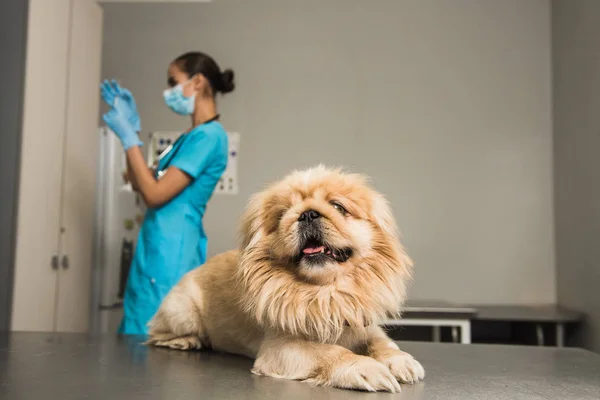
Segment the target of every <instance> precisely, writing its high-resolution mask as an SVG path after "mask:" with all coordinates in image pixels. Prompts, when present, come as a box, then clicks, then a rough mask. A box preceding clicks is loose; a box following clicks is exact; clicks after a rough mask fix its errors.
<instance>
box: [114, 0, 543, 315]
mask: <svg viewBox="0 0 600 400" xmlns="http://www.w3.org/2000/svg"><path fill="white" fill-rule="evenodd" d="M549 33H550V10H549V3H548V1H547V0H528V1H522V0H503V1H495V0H455V1H446V0H437V1H434V0H404V1H399V0H377V1H368V2H367V1H364V0H327V1H318V0H303V1H278V0H270V1H269V0H252V1H248V0H237V1H236V0H216V1H214V2H213V3H210V4H187V5H183V4H169V5H160V4H152V5H150V4H144V5H140V4H107V5H105V33H104V61H103V63H104V65H103V73H104V75H105V76H106V77H116V78H118V79H120V80H121V81H122V83H123V84H124V85H126V86H128V87H130V88H131V89H132V91H133V93H134V94H135V95H136V97H137V99H138V103H139V108H140V113H141V116H142V121H143V127H142V128H143V130H144V131H150V130H164V129H179V130H183V129H186V128H187V127H188V126H187V125H188V123H189V121H187V120H186V119H182V118H179V117H177V116H176V115H174V114H173V113H171V112H170V111H169V110H168V109H167V108H166V107H165V106H164V104H163V100H162V90H163V89H164V87H165V84H166V68H167V64H168V63H169V62H170V61H171V60H172V59H173V58H174V57H175V56H177V55H179V54H180V53H182V52H184V51H188V50H191V49H199V50H202V51H205V52H207V53H209V54H211V55H213V56H214V57H215V58H216V59H217V60H218V61H219V62H220V63H221V64H222V66H223V67H233V68H234V69H235V71H236V73H237V78H238V83H239V86H238V90H237V91H236V92H234V93H233V94H232V95H230V96H229V97H227V98H224V99H223V100H222V101H221V104H220V106H221V107H220V108H221V110H220V111H221V112H222V114H223V116H224V119H223V122H224V125H225V126H226V128H228V129H229V130H233V131H239V132H240V133H241V140H242V141H241V153H240V187H241V193H240V195H238V196H236V197H227V196H216V197H214V198H213V200H212V201H211V203H210V204H209V207H208V211H207V215H206V218H205V224H206V227H207V231H208V235H209V249H210V253H211V254H214V253H215V252H219V251H222V250H225V249H229V248H231V247H232V246H234V239H235V235H234V233H235V229H236V222H237V218H238V216H239V214H240V213H241V211H242V208H243V206H244V204H245V201H246V200H247V198H248V197H249V196H250V194H251V193H253V192H255V191H257V190H259V189H261V188H262V187H263V186H264V185H265V184H266V183H267V182H269V181H272V180H274V179H277V178H279V177H281V176H282V175H284V174H286V173H288V172H289V171H290V170H292V169H294V168H302V167H306V166H310V165H313V164H315V163H318V162H324V163H326V164H330V165H331V164H335V165H340V164H341V165H344V166H346V167H349V168H351V169H352V170H355V171H359V172H364V173H367V174H369V175H370V176H371V177H372V178H373V182H374V185H375V186H376V187H377V188H378V189H380V190H381V191H382V192H384V193H385V194H386V195H387V196H388V197H389V199H390V200H391V202H392V204H393V208H394V212H395V215H396V216H397V219H398V221H399V224H400V227H401V229H402V231H403V234H404V237H405V242H406V245H407V246H408V249H409V251H410V254H411V255H412V256H413V258H414V259H415V260H416V281H415V284H414V286H413V289H412V291H411V295H412V297H413V298H429V299H436V298H439V299H448V300H455V301H463V302H482V303H489V302H503V303H523V302H525V303H544V302H552V301H554V300H555V278H554V275H555V270H554V245H553V238H554V232H553V229H554V223H553V211H552V206H553V204H552V164H551V163H552V146H551V145H552V133H551V129H552V126H551V125H552V117H551V68H550V58H551V55H550V34H549Z"/></svg>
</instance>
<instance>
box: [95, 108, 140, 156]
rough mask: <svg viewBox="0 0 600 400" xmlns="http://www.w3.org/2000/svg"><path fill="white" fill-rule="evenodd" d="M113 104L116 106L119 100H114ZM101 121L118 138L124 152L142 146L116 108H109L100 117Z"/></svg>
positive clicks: (133, 130) (135, 133)
mask: <svg viewBox="0 0 600 400" xmlns="http://www.w3.org/2000/svg"><path fill="white" fill-rule="evenodd" d="M115 102H116V104H117V105H118V104H119V103H121V101H120V99H119V98H117V99H115ZM102 119H103V120H104V122H105V123H106V125H107V126H108V127H109V128H110V129H111V130H112V131H113V132H114V133H116V135H117V136H118V137H119V139H120V140H121V144H122V145H123V149H125V151H127V150H129V149H130V148H132V147H134V146H142V145H143V143H142V141H141V140H140V138H139V136H138V134H137V132H136V131H135V129H134V128H133V126H132V125H131V123H130V122H129V121H128V120H127V118H126V117H125V115H124V114H123V112H120V111H119V110H118V108H116V107H113V108H111V109H110V110H109V111H108V112H107V113H106V114H104V115H103V116H102Z"/></svg>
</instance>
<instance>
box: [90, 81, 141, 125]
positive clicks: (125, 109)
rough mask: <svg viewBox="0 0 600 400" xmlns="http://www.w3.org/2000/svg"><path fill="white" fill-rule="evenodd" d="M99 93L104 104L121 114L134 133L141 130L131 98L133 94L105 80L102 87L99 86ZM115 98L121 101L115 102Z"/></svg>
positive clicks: (117, 84)
mask: <svg viewBox="0 0 600 400" xmlns="http://www.w3.org/2000/svg"><path fill="white" fill-rule="evenodd" d="M100 92H101V94H102V99H103V100H104V101H105V102H106V104H108V105H109V106H111V107H114V108H115V109H117V110H118V111H119V112H120V113H122V114H123V115H124V116H125V118H127V120H128V121H129V123H130V124H131V125H132V126H133V129H135V131H136V132H139V131H140V130H141V123H140V116H139V114H138V111H137V105H136V103H135V99H134V98H133V94H131V92H130V91H129V90H128V89H125V88H123V87H121V86H120V85H119V83H118V82H117V81H115V80H114V79H113V80H112V81H111V82H109V81H107V80H105V81H104V82H102V85H100ZM117 98H118V99H121V101H118V102H115V100H116V99H117Z"/></svg>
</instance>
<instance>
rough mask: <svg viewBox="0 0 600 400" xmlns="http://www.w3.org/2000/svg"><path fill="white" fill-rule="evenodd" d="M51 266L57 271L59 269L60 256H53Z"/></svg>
mask: <svg viewBox="0 0 600 400" xmlns="http://www.w3.org/2000/svg"><path fill="white" fill-rule="evenodd" d="M50 266H51V267H52V269H53V270H55V271H56V270H57V269H58V256H57V255H53V256H52V259H51V260H50Z"/></svg>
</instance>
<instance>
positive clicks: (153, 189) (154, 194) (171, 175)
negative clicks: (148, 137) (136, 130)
mask: <svg viewBox="0 0 600 400" xmlns="http://www.w3.org/2000/svg"><path fill="white" fill-rule="evenodd" d="M126 154H127V162H128V167H129V169H130V171H131V176H132V178H131V179H132V180H134V181H135V183H136V186H137V188H138V193H140V194H141V195H142V197H143V198H144V202H145V203H146V205H147V206H148V207H150V208H156V207H159V206H161V205H163V204H165V203H166V202H168V201H169V200H171V199H172V198H173V197H175V196H177V195H178V194H179V193H180V192H181V191H182V190H183V189H185V188H186V186H188V185H189V184H190V182H191V181H192V178H191V177H190V176H188V175H187V174H186V173H184V172H183V171H181V170H179V169H178V168H175V167H169V168H168V169H167V171H166V172H165V174H164V176H163V177H162V178H161V179H160V181H158V180H156V178H154V174H153V173H152V170H151V169H150V168H148V166H147V165H146V160H144V156H143V155H142V151H141V150H140V148H139V147H138V146H133V147H131V148H130V149H129V150H127V152H126Z"/></svg>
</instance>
